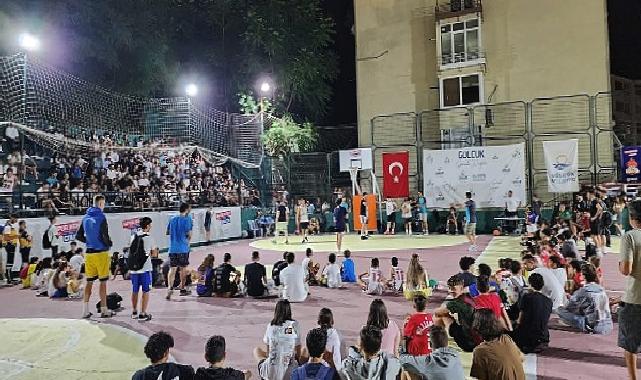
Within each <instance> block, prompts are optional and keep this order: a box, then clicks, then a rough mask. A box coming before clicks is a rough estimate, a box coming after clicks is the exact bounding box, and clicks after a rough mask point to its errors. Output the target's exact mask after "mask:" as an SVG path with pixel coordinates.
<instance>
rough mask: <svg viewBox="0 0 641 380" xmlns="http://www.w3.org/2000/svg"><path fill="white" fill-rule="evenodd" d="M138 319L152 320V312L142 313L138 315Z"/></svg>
mask: <svg viewBox="0 0 641 380" xmlns="http://www.w3.org/2000/svg"><path fill="white" fill-rule="evenodd" d="M138 320H139V321H151V314H147V313H144V314H142V313H141V314H140V315H139V316H138Z"/></svg>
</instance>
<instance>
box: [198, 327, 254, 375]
mask: <svg viewBox="0 0 641 380" xmlns="http://www.w3.org/2000/svg"><path fill="white" fill-rule="evenodd" d="M226 356H227V352H226V344H225V338H224V337H222V336H220V335H214V336H212V337H211V338H209V340H208V341H207V344H206V345H205V360H207V363H209V367H201V368H198V370H197V371H196V376H195V377H194V380H248V379H249V378H251V372H250V371H246V372H242V371H239V370H237V369H233V368H228V367H225V359H226Z"/></svg>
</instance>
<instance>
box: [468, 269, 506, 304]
mask: <svg viewBox="0 0 641 380" xmlns="http://www.w3.org/2000/svg"><path fill="white" fill-rule="evenodd" d="M478 271H479V276H478V277H481V276H485V277H487V280H488V285H489V286H490V291H492V292H497V291H498V290H499V289H500V287H499V284H498V283H497V282H496V281H495V279H494V276H492V268H490V266H489V265H487V264H485V263H483V264H479V266H478ZM478 277H477V280H476V281H475V282H474V283H472V284H470V286H469V287H468V288H467V291H468V293H469V294H470V297H477V296H478V295H479V294H480V292H479V289H478V287H477V282H478Z"/></svg>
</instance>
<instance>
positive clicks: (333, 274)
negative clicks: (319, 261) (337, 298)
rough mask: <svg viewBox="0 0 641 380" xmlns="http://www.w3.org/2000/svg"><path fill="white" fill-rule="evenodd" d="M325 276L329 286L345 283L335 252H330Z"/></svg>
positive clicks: (324, 272)
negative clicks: (342, 279)
mask: <svg viewBox="0 0 641 380" xmlns="http://www.w3.org/2000/svg"><path fill="white" fill-rule="evenodd" d="M323 278H325V284H326V285H327V287H328V288H340V287H341V286H342V285H343V283H342V281H341V267H340V266H339V265H338V264H336V254H335V253H330V254H329V264H327V265H326V266H325V268H323ZM328 338H329V336H328Z"/></svg>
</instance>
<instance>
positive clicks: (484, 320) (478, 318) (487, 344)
mask: <svg viewBox="0 0 641 380" xmlns="http://www.w3.org/2000/svg"><path fill="white" fill-rule="evenodd" d="M472 327H473V329H474V330H475V331H478V333H479V334H480V335H481V337H482V338H483V342H481V343H480V344H479V345H478V346H476V348H474V353H473V354H472V368H471V369H470V376H472V377H475V378H476V379H478V380H498V379H510V380H525V371H524V370H523V354H522V353H521V351H520V350H519V348H518V347H517V346H516V344H514V341H512V338H510V337H509V336H508V335H507V334H505V331H504V330H503V326H502V325H501V323H500V321H499V320H498V319H497V318H496V316H495V315H494V313H493V312H492V310H489V309H479V310H477V311H476V312H475V313H474V322H473V325H472Z"/></svg>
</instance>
